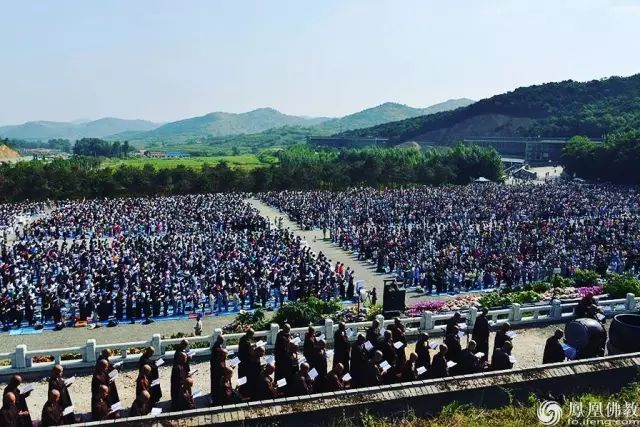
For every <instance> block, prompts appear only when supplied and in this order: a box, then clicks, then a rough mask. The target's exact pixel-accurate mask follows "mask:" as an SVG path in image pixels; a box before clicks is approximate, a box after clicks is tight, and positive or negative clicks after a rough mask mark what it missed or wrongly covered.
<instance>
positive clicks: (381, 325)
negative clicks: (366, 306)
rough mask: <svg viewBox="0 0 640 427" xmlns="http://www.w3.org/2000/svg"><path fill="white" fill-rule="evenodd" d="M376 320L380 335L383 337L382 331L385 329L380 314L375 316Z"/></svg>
mask: <svg viewBox="0 0 640 427" xmlns="http://www.w3.org/2000/svg"><path fill="white" fill-rule="evenodd" d="M376 320H377V321H378V323H379V324H380V335H383V336H384V331H385V329H386V328H385V327H384V316H383V315H382V314H378V315H376Z"/></svg>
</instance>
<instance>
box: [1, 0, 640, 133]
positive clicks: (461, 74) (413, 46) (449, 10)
mask: <svg viewBox="0 0 640 427" xmlns="http://www.w3.org/2000/svg"><path fill="white" fill-rule="evenodd" d="M0 16H1V17H2V20H1V22H2V23H1V24H0V125H6V124H17V123H22V122H26V121H30V120H56V121H69V120H74V119H97V118H101V117H121V118H130V119H133V118H140V119H147V120H153V121H158V122H160V121H163V122H164V121H172V120H177V119H182V118H186V117H192V116H198V115H203V114H206V113H209V112H213V111H228V112H244V111H249V110H252V109H255V108H259V107H273V108H276V109H278V110H280V111H282V112H284V113H287V114H295V115H307V116H341V115H345V114H349V113H353V112H355V111H358V110H361V109H363V108H367V107H371V106H375V105H378V104H381V103H383V102H387V101H393V102H400V103H403V104H408V105H411V106H414V107H426V106H428V105H431V104H434V103H437V102H441V101H444V100H447V99H450V98H461V97H466V98H472V99H476V100H477V99H482V98H485V97H489V96H491V95H495V94H499V93H503V92H506V91H509V90H512V89H515V88H516V87H519V86H528V85H531V84H539V83H544V82H549V81H561V80H567V79H573V80H579V81H585V80H591V79H596V78H603V77H607V76H611V75H619V76H628V75H631V74H635V73H638V72H640V55H638V54H637V53H638V52H637V51H636V49H635V48H634V47H633V46H634V45H635V44H636V43H637V41H638V40H640V25H638V23H639V22H640V2H638V1H636V0H601V1H596V0H512V1H508V0H483V1H473V0H469V1H467V0H456V1H447V0H442V1H429V0H351V1H349V0H320V1H300V0H290V1H287V0H261V1H258V0H256V1H253V0H227V1H216V0H203V1H197V0H184V1H173V0H172V1H165V0H104V1H87V0H55V1H41V0H0Z"/></svg>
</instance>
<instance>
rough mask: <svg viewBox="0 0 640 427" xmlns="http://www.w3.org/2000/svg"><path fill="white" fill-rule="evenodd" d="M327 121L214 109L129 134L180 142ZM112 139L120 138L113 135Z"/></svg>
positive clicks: (273, 112) (271, 112)
mask: <svg viewBox="0 0 640 427" xmlns="http://www.w3.org/2000/svg"><path fill="white" fill-rule="evenodd" d="M326 120H328V119H327V118H322V117H301V116H289V115H286V114H283V113H281V112H279V111H277V110H274V109H273V108H258V109H257V110H253V111H249V112H246V113H240V114H236V113H225V112H216V113H210V114H206V115H204V116H200V117H191V118H189V119H185V120H179V121H177V122H171V123H167V124H165V125H163V126H160V127H159V128H157V129H154V130H152V131H149V132H142V133H139V134H128V135H126V136H127V137H128V139H130V140H132V141H133V142H140V141H143V142H149V141H163V142H171V143H182V142H185V141H187V140H190V139H196V140H198V139H201V138H206V137H221V136H228V135H240V134H254V133H258V132H263V131H265V130H268V129H272V128H277V127H282V126H314V125H316V124H319V123H322V122H323V121H326ZM112 138H114V139H123V138H122V135H114V136H113V137H112Z"/></svg>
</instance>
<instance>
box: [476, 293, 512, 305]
mask: <svg viewBox="0 0 640 427" xmlns="http://www.w3.org/2000/svg"><path fill="white" fill-rule="evenodd" d="M508 295H509V294H507V293H502V292H498V291H496V292H488V293H485V294H484V295H482V296H481V297H480V299H479V300H478V303H479V304H480V305H481V306H482V307H487V308H491V307H500V306H502V305H509V304H511V300H510V299H509V296H508Z"/></svg>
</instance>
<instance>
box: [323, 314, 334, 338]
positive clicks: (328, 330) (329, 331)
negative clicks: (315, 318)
mask: <svg viewBox="0 0 640 427" xmlns="http://www.w3.org/2000/svg"><path fill="white" fill-rule="evenodd" d="M324 340H325V342H326V343H327V344H332V343H333V320H331V319H324Z"/></svg>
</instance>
